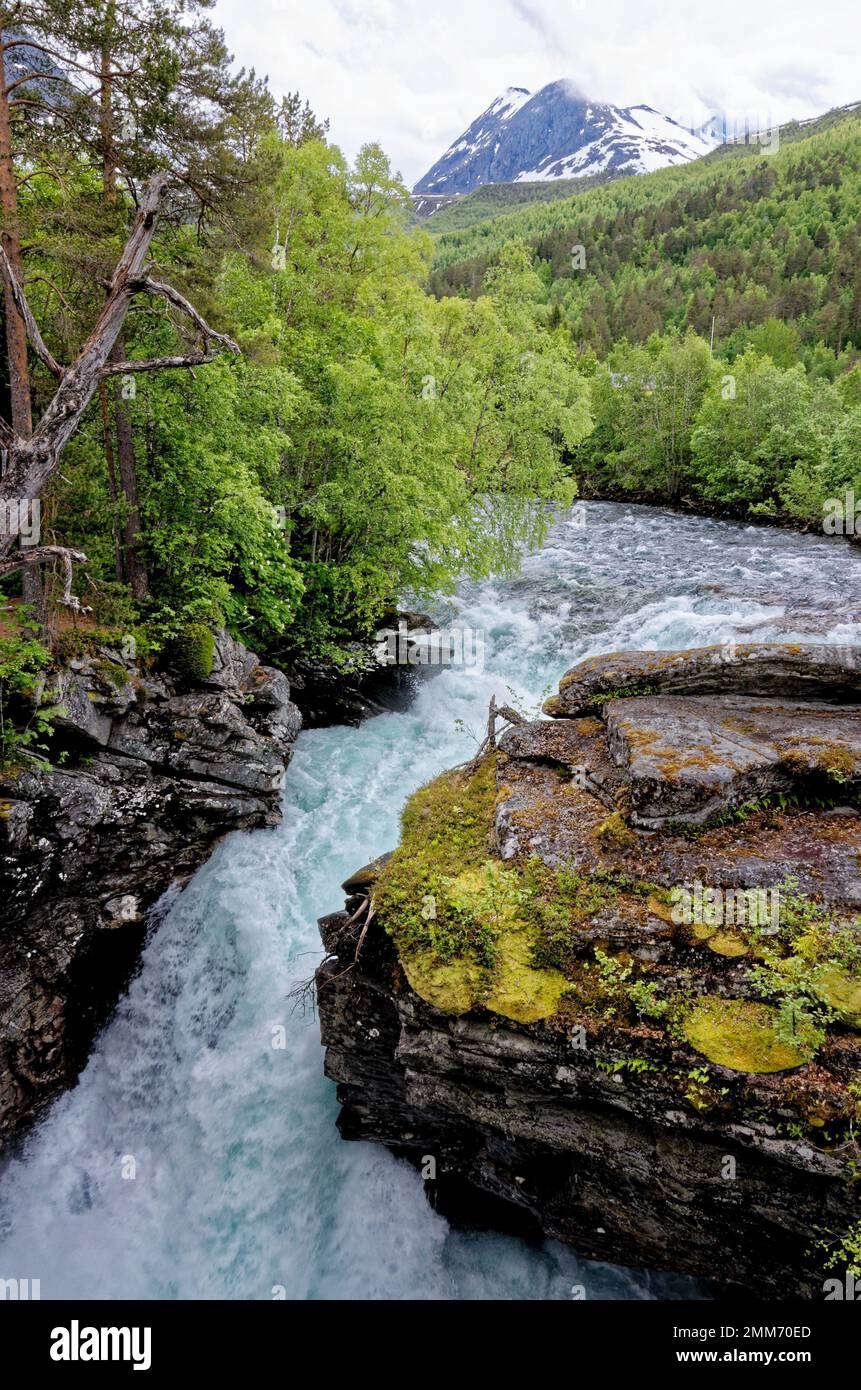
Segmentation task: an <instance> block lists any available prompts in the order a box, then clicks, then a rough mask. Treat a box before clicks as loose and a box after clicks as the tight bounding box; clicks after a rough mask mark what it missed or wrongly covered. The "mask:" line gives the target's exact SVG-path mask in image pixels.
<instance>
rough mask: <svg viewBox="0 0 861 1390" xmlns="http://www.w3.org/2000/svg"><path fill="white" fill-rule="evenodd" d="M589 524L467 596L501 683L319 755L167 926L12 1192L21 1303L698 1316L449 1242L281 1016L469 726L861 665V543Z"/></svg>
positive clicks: (565, 1258)
mask: <svg viewBox="0 0 861 1390" xmlns="http://www.w3.org/2000/svg"><path fill="white" fill-rule="evenodd" d="M586 511H587V523H588V524H587V526H586V527H585V529H582V528H580V527H578V526H577V525H574V524H572V520H571V518H570V517H567V518H563V519H562V520H560V522H559V523H558V524H557V526H556V527H555V529H554V531H553V533H552V535H551V537H550V539H549V541H548V543H547V545H546V546H545V547H544V549H543V550H542V551H541V552H540V553H537V554H535V555H533V556H531V557H530V558H529V559H528V560H527V562H526V564H525V566H524V569H523V572H522V574H521V575H520V577H519V578H517V579H515V580H513V581H507V582H502V583H486V584H481V585H465V586H464V587H463V588H462V589H461V591H460V592H459V594H458V596H457V599H456V601H455V602H453V603H452V605H451V606H450V607H449V609H448V610H447V615H446V616H447V618H448V619H449V620H450V621H452V622H457V623H459V624H463V625H467V626H469V627H470V628H472V629H474V630H477V631H478V632H479V633H483V637H484V643H485V651H484V656H485V662H484V669H483V670H479V669H478V666H477V665H476V666H473V667H472V668H466V667H464V668H461V669H457V670H449V671H446V672H444V673H443V674H441V675H439V676H437V677H436V678H435V679H434V680H432V681H430V682H427V683H425V684H424V685H423V687H422V688H421V690H420V692H419V694H418V696H417V698H416V700H415V702H414V703H413V704H412V705H411V707H410V708H409V709H408V710H407V711H406V712H403V713H392V714H385V715H381V716H379V717H378V718H376V719H373V720H370V721H369V722H367V723H366V724H364V725H363V726H362V727H361V728H358V729H347V728H332V729H324V730H315V731H311V732H308V733H305V734H303V735H302V736H301V737H300V740H299V744H298V747H297V750H296V753H295V756H294V759H293V762H292V764H291V767H290V771H289V774H288V778H287V786H286V792H285V799H284V822H283V825H281V826H280V827H279V828H278V829H277V830H271V831H270V830H267V831H259V832H257V833H255V834H252V835H233V836H231V837H230V838H229V839H228V840H227V841H225V842H224V843H223V844H222V845H221V846H220V847H219V848H218V850H217V851H216V853H215V854H214V855H213V857H212V859H211V860H210V861H209V863H207V864H206V865H205V866H204V868H202V869H201V870H200V872H199V873H198V874H197V875H196V876H195V878H194V879H193V881H192V882H191V884H190V885H189V887H188V888H187V889H186V891H185V892H184V893H183V894H182V895H181V896H180V897H179V898H178V899H177V900H176V901H175V903H174V904H173V906H172V907H171V908H170V910H169V911H167V913H166V915H164V916H163V919H162V920H161V922H160V924H159V925H158V926H157V927H155V928H154V930H153V932H152V934H151V936H150V939H149V941H148V944H147V947H146V950H145V953H144V957H143V963H142V967H141V970H140V973H139V974H138V976H137V977H136V978H135V980H134V981H133V983H132V985H131V988H130V990H129V993H128V995H127V997H126V998H125V999H124V1000H123V1002H122V1003H121V1004H120V1006H119V1008H118V1010H117V1013H116V1016H115V1017H114V1019H113V1021H112V1022H111V1023H110V1024H109V1026H108V1027H107V1028H106V1029H105V1031H104V1033H103V1035H102V1037H101V1039H100V1041H99V1043H98V1044H97V1046H96V1048H95V1050H94V1053H93V1056H92V1058H91V1059H90V1062H89V1065H88V1066H87V1068H86V1070H85V1072H84V1074H83V1076H82V1077H81V1080H80V1082H79V1084H78V1086H77V1087H76V1088H75V1090H74V1091H72V1092H70V1093H69V1094H68V1095H66V1096H64V1097H62V1098H61V1099H60V1100H59V1101H58V1102H57V1103H56V1104H55V1105H54V1107H53V1108H52V1110H51V1111H50V1113H49V1114H48V1116H47V1117H46V1119H45V1120H44V1121H43V1123H42V1124H41V1126H40V1127H39V1128H38V1130H37V1131H36V1132H35V1133H34V1134H33V1135H32V1136H31V1138H30V1140H29V1142H28V1144H27V1146H26V1148H25V1149H24V1151H23V1152H22V1154H21V1156H20V1157H19V1158H18V1159H16V1160H14V1161H13V1162H12V1163H11V1164H10V1165H9V1166H8V1167H7V1169H6V1171H5V1173H4V1175H3V1178H2V1181H0V1277H4V1278H12V1277H15V1278H19V1279H20V1278H38V1279H41V1289H42V1297H43V1298H57V1297H80V1298H86V1297H94V1298H236V1299H240V1298H245V1299H268V1298H271V1297H272V1296H273V1289H274V1288H275V1287H276V1286H281V1287H282V1288H283V1289H284V1290H285V1291H286V1295H287V1297H288V1298H291V1299H309V1298H356V1299H369V1298H393V1299H397V1298H426V1299H442V1298H483V1299H489V1298H534V1299H556V1298H560V1299H561V1298H569V1297H571V1289H572V1285H576V1284H582V1285H584V1286H585V1287H586V1290H587V1294H588V1296H589V1297H593V1298H594V1297H601V1298H614V1299H622V1298H661V1297H672V1296H674V1295H675V1296H679V1295H684V1294H685V1293H686V1292H688V1291H689V1290H690V1288H691V1286H690V1285H689V1284H688V1283H687V1281H685V1280H682V1279H674V1278H673V1277H672V1276H660V1275H649V1274H644V1273H636V1272H632V1271H626V1270H618V1269H613V1268H610V1267H608V1266H604V1265H596V1264H590V1263H588V1262H586V1261H584V1260H581V1259H579V1258H578V1256H577V1255H576V1254H575V1253H574V1252H573V1251H571V1250H569V1249H567V1248H565V1247H563V1246H561V1245H559V1244H556V1243H547V1244H545V1245H543V1246H530V1245H528V1244H526V1243H524V1242H522V1241H520V1240H518V1239H515V1238H513V1237H508V1236H502V1235H495V1234H492V1233H475V1232H470V1233H463V1232H455V1231H452V1230H451V1229H450V1228H449V1226H448V1225H447V1223H446V1222H445V1221H444V1220H443V1219H442V1218H441V1217H439V1216H438V1215H437V1214H436V1213H434V1212H433V1211H432V1210H431V1209H430V1208H429V1207H428V1205H427V1204H426V1202H425V1200H424V1196H423V1194H422V1185H421V1181H420V1179H419V1177H418V1175H417V1174H416V1173H415V1172H414V1171H413V1170H412V1169H411V1168H409V1167H408V1166H406V1165H405V1164H402V1163H399V1162H397V1161H396V1160H395V1159H393V1158H392V1157H391V1156H390V1155H389V1154H388V1153H387V1152H386V1151H385V1150H382V1149H379V1148H376V1147H374V1146H370V1145H364V1144H345V1143H343V1142H342V1141H341V1140H340V1139H339V1138H338V1136H337V1133H336V1130H335V1117H336V1113H337V1107H336V1104H335V1096H334V1086H333V1085H332V1084H331V1083H330V1082H328V1081H326V1080H325V1079H324V1077H323V1074H322V1053H321V1048H320V1042H319V1033H318V1028H317V1024H316V1022H315V1020H314V1019H313V1018H311V1017H310V1016H307V1017H302V1016H301V1014H299V1013H292V1014H291V1006H290V1003H289V1001H288V999H287V994H288V991H289V989H290V987H291V984H292V983H294V982H295V981H297V980H300V979H302V978H306V977H308V976H309V975H310V974H311V973H312V971H313V968H314V966H315V964H316V962H317V960H318V959H319V958H320V954H321V951H320V943H319V938H318V936H317V930H316V925H315V922H316V918H317V917H318V916H320V915H322V914H323V913H325V912H330V911H333V910H335V909H337V908H339V907H340V906H341V905H342V895H341V893H340V891H339V886H338V885H339V883H340V882H341V880H342V879H343V878H345V877H346V876H347V874H348V873H350V872H351V871H352V870H354V869H356V868H357V867H358V866H359V865H360V864H362V863H364V862H365V861H366V860H368V859H370V858H372V857H373V856H374V855H376V854H379V853H380V852H381V851H383V850H386V849H390V848H391V847H392V846H393V845H394V844H395V843H396V842H397V838H398V817H399V812H400V809H401V807H402V805H403V802H404V799H405V798H406V796H407V795H408V794H409V793H410V792H411V791H412V790H413V789H414V788H415V787H417V786H419V785H420V784H421V783H422V782H425V781H427V780H428V778H430V777H431V776H433V775H434V774H435V773H436V772H438V771H440V770H441V769H442V768H444V767H446V766H450V765H451V764H453V763H456V762H462V761H463V760H464V759H465V758H466V757H468V756H470V754H471V751H472V750H473V748H474V745H473V744H472V743H471V742H470V740H469V736H468V734H467V733H465V731H464V728H463V727H462V725H465V726H468V727H471V728H473V729H474V730H476V731H477V730H479V729H480V728H481V726H482V724H483V722H484V719H485V714H486V709H487V701H488V698H489V696H490V695H491V694H492V693H496V694H497V696H498V697H499V698H500V699H501V700H502V699H506V700H508V701H509V702H510V700H511V694H510V693H509V692H513V695H514V697H516V699H517V700H518V701H519V702H520V704H521V705H522V706H525V707H527V708H534V707H535V706H536V705H537V703H538V701H539V700H540V699H541V698H542V696H543V695H544V693H545V692H546V691H547V690H548V689H549V688H550V687H551V686H552V685H555V682H556V681H557V680H558V678H559V676H560V674H561V673H562V671H563V670H565V669H566V667H568V666H570V665H572V664H573V662H575V661H576V660H578V659H580V658H582V657H585V656H589V655H593V654H595V653H599V652H603V651H613V650H619V649H624V648H638V647H646V648H665V649H666V648H675V647H688V646H695V645H699V644H704V643H711V642H720V641H723V640H727V639H731V638H736V639H737V640H739V641H751V640H756V639H760V638H761V639H786V640H796V641H827V642H838V643H839V642H858V641H859V640H861V551H859V550H853V549H852V548H850V547H849V546H848V545H847V544H846V543H845V542H843V541H840V540H827V539H826V538H824V537H816V536H800V535H796V534H793V533H790V532H782V531H776V530H768V529H762V528H753V527H744V526H737V525H728V524H724V523H720V522H714V521H708V520H702V519H696V518H681V517H678V516H673V515H670V514H668V513H664V512H661V511H657V510H653V509H651V508H641V507H627V506H624V505H622V504H611V503H594V504H590V505H588V506H587V509H586ZM457 721H462V725H461V724H458V722H457ZM279 1025H283V1027H284V1028H285V1029H286V1034H287V1046H286V1048H280V1049H279V1048H273V1046H272V1042H273V1030H274V1029H277V1028H278V1026H279ZM132 1172H133V1173H134V1176H133V1177H131V1176H128V1175H129V1174H131V1173H132Z"/></svg>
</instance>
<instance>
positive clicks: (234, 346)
mask: <svg viewBox="0 0 861 1390" xmlns="http://www.w3.org/2000/svg"><path fill="white" fill-rule="evenodd" d="M132 289H133V290H134V291H141V292H142V293H144V294H152V295H155V296H157V297H158V298H159V299H166V300H167V301H168V303H169V304H173V306H174V308H176V309H179V310H181V312H182V313H183V314H186V315H187V317H188V318H190V319H191V321H192V323H193V324H194V326H195V327H196V328H197V329H198V331H199V332H200V334H201V335H202V336H203V337H204V338H206V339H211V340H212V342H214V343H222V344H223V345H224V347H226V348H228V349H229V350H230V352H240V351H241V349H240V347H239V344H238V343H235V342H234V341H233V339H232V338H230V337H228V335H227V334H226V333H216V331H215V329H214V328H210V326H209V324H208V323H207V322H206V320H205V319H204V318H203V316H202V314H199V313H198V311H197V309H195V307H194V305H193V304H191V303H190V302H189V301H188V300H187V299H186V298H185V296H184V295H182V294H180V292H179V290H175V289H174V288H173V286H172V285H165V284H162V282H161V281H160V280H152V279H150V278H149V276H143V277H142V278H141V279H139V280H136V281H135V282H134V284H133V286H132Z"/></svg>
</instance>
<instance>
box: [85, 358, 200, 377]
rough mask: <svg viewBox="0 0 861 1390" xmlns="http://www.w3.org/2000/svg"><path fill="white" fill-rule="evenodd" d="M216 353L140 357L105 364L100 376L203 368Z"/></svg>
mask: <svg viewBox="0 0 861 1390" xmlns="http://www.w3.org/2000/svg"><path fill="white" fill-rule="evenodd" d="M219 356H220V354H219V353H217V352H191V353H188V355H187V356H185V357H141V358H138V359H137V360H134V359H133V360H132V361H130V362H106V363H105V365H104V367H102V370H101V373H100V375H101V376H103V377H105V376H125V375H126V373H127V372H157V371H160V370H161V368H162V367H204V366H205V365H206V363H207V362H215V361H216V359H217V358H218V357H219Z"/></svg>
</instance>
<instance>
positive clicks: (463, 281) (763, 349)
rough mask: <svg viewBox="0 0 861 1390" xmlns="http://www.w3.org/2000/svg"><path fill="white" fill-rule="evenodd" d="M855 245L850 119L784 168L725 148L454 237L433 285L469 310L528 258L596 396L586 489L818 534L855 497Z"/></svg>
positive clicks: (781, 154)
mask: <svg viewBox="0 0 861 1390" xmlns="http://www.w3.org/2000/svg"><path fill="white" fill-rule="evenodd" d="M800 133H801V130H800V128H798V129H796V130H795V131H794V132H793V134H794V135H795V136H796V137H798V136H799V134H800ZM859 234H861V124H859V121H858V119H857V116H856V115H855V114H853V113H850V114H848V115H844V116H843V117H842V118H841V119H837V118H836V116H835V117H834V118H831V119H829V118H826V119H823V121H822V122H818V123H816V129H815V132H814V134H813V135H811V136H808V137H807V138H804V139H798V138H796V139H793V140H791V141H789V142H784V143H783V144H782V146H781V148H780V149H779V150H776V151H775V152H774V153H773V154H768V155H766V154H764V153H762V152H760V153H759V154H755V153H752V151H751V147H749V146H748V147H746V148H745V150H744V151H743V152H742V151H738V152H735V153H733V152H732V151H727V150H725V151H723V152H722V153H721V155H720V156H709V157H708V158H706V159H705V160H701V161H698V162H697V163H695V164H693V165H689V166H686V167H684V168H677V169H668V170H662V171H660V172H658V173H655V174H652V175H648V176H644V177H637V178H628V179H624V180H617V181H616V182H614V183H613V184H611V185H607V186H604V187H601V188H599V189H595V190H592V191H590V192H587V193H584V194H582V195H579V196H578V197H576V198H573V199H570V200H567V201H565V202H560V203H554V204H551V205H547V206H532V207H529V208H526V209H523V210H521V211H519V212H516V213H513V214H510V215H508V216H505V217H499V218H496V219H495V220H493V221H489V222H485V223H484V224H481V225H479V226H475V227H472V228H469V229H467V230H465V231H463V232H459V233H451V234H448V235H444V236H443V237H441V238H440V239H439V242H438V244H437V248H436V257H435V263H434V270H433V273H432V276H431V286H432V288H433V289H434V291H435V292H436V293H437V294H439V295H441V296H443V297H446V296H450V295H454V296H467V297H469V296H470V295H471V294H472V293H473V292H474V287H475V286H476V285H478V284H480V283H481V281H482V279H483V277H484V276H485V275H486V273H487V268H488V266H490V265H492V264H493V262H494V259H495V258H496V256H497V255H498V254H499V253H500V249H501V248H503V247H505V246H507V245H509V244H510V242H511V241H512V240H514V239H521V240H524V241H525V242H526V244H527V245H528V246H529V247H530V248H531V249H532V250H533V252H534V254H535V257H536V260H535V265H536V269H537V271H538V274H539V275H540V278H541V282H542V292H541V296H540V302H541V309H542V312H543V314H544V318H545V322H546V323H547V324H548V325H549V326H550V327H551V328H552V329H553V331H554V332H555V333H556V334H557V335H558V336H560V337H561V338H562V339H563V341H565V342H566V344H572V345H573V346H574V347H575V348H576V350H577V351H578V353H579V361H580V367H581V370H583V371H584V372H585V373H586V374H587V375H589V376H590V377H591V379H592V405H593V414H594V419H595V429H594V431H593V432H592V434H591V435H590V436H589V438H588V439H587V440H586V441H585V442H584V444H583V445H582V446H581V447H580V448H579V449H578V450H577V451H576V454H575V456H574V459H573V466H574V469H575V471H576V473H577V475H578V477H579V478H580V480H581V482H582V483H584V484H585V486H586V488H587V490H589V489H591V490H596V491H598V492H601V493H606V492H612V493H625V494H628V495H631V496H636V497H640V498H644V499H645V498H655V499H666V500H669V501H679V500H681V499H683V498H687V499H689V500H692V501H694V502H698V503H700V504H701V505H705V506H709V507H712V508H713V509H726V508H728V509H730V510H732V511H734V512H736V513H742V514H743V513H744V512H749V513H750V514H752V515H760V516H766V517H769V516H770V517H780V516H783V517H785V518H787V519H789V520H792V521H795V522H801V523H802V524H810V525H817V526H821V525H822V524H823V517H824V514H825V513H826V511H828V504H829V502H831V500H832V499H834V498H835V497H840V496H842V495H843V494H845V492H846V490H847V489H850V488H852V487H853V486H855V485H856V483H859V482H861V476H859V466H858V463H857V459H858V444H859V442H861V408H860V407H861V372H859V367H858V365H857V363H858V359H859V357H861V253H859ZM712 337H713V350H712ZM858 492H859V495H861V487H859V488H858ZM831 512H832V514H833V513H834V508H833V507H832V508H831ZM840 521H841V518H839V517H836V519H835V516H834V515H832V523H833V524H835V525H838V529H842V526H840V525H839V523H840Z"/></svg>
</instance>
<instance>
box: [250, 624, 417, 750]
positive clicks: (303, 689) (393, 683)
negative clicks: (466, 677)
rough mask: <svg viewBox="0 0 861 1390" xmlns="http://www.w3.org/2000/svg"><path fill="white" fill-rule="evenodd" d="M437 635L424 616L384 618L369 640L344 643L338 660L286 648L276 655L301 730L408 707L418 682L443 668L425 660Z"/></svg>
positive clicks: (363, 718) (348, 722)
mask: <svg viewBox="0 0 861 1390" xmlns="http://www.w3.org/2000/svg"><path fill="white" fill-rule="evenodd" d="M436 632H438V629H437V627H436V624H435V623H434V622H433V620H432V619H431V618H429V617H427V615H426V614H424V613H408V612H400V611H398V612H393V613H389V614H385V615H384V616H383V618H382V619H381V621H380V627H379V629H378V631H377V632H376V633H375V635H374V636H373V638H369V639H368V640H367V641H357V642H349V643H347V644H346V645H345V646H344V647H343V648H342V649H341V653H340V659H339V660H338V661H334V660H331V661H329V660H326V659H324V658H311V659H309V658H307V657H305V656H303V655H301V654H300V653H297V652H294V651H292V650H289V649H286V650H284V651H283V652H282V651H278V650H276V652H275V656H276V659H277V660H278V661H279V663H280V664H281V665H283V666H284V668H285V670H287V671H289V673H290V684H291V689H292V692H293V698H294V700H295V701H296V703H297V704H298V706H299V708H300V710H301V712H302V722H303V725H304V727H305V728H309V729H317V728H325V727H327V726H329V725H331V724H352V725H357V724H361V723H362V722H363V721H364V720H365V719H371V718H373V717H374V715H377V714H384V713H386V711H388V710H402V709H407V708H408V707H409V705H410V704H411V703H412V701H413V699H414V698H415V695H416V692H417V690H418V688H419V683H420V681H422V680H426V679H428V678H429V677H431V676H434V675H438V674H439V672H440V671H441V670H442V669H443V667H442V664H441V663H440V662H439V661H438V660H435V659H434V660H431V661H428V660H427V659H424V660H423V659H422V658H423V656H425V657H426V656H427V646H428V640H429V638H430V637H431V636H432V634H434V633H436Z"/></svg>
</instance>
